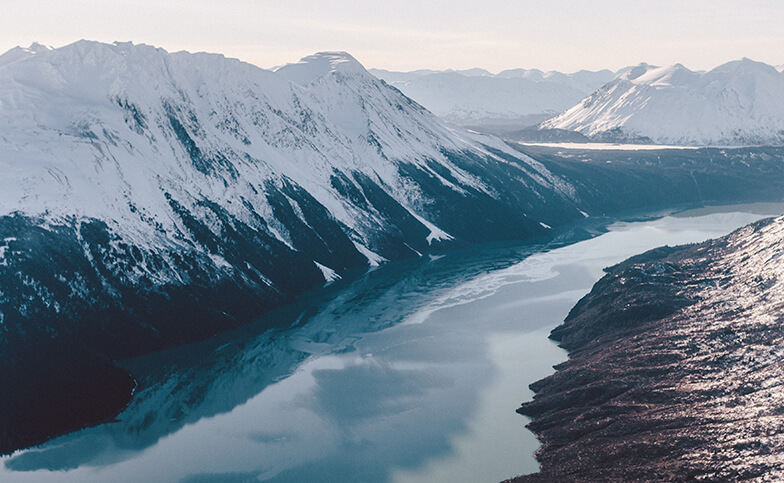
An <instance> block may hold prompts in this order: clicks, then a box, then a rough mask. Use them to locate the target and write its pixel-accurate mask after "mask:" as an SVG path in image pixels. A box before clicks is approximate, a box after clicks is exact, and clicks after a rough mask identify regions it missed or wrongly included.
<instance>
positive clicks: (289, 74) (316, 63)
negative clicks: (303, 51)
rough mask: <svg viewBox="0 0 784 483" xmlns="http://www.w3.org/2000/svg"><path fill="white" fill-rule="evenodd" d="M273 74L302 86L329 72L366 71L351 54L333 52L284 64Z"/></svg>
mask: <svg viewBox="0 0 784 483" xmlns="http://www.w3.org/2000/svg"><path fill="white" fill-rule="evenodd" d="M275 72H277V73H278V74H280V75H282V76H283V77H285V78H286V79H288V80H289V81H291V82H293V83H295V84H299V85H303V86H304V85H307V84H310V83H311V82H313V81H315V80H316V79H319V78H321V77H323V76H325V75H327V74H329V73H331V72H341V73H365V72H367V71H365V68H364V67H362V64H360V63H359V62H358V61H357V59H355V58H354V57H352V56H351V54H349V53H347V52H342V51H333V52H318V53H316V54H313V55H309V56H307V57H303V58H302V59H300V61H299V62H296V63H294V64H286V65H284V66H283V67H280V68H278V69H277V70H275Z"/></svg>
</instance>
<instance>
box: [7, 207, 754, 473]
mask: <svg viewBox="0 0 784 483" xmlns="http://www.w3.org/2000/svg"><path fill="white" fill-rule="evenodd" d="M757 218H759V216H755V215H748V214H739V213H735V214H727V213H713V214H708V215H706V216H701V217H699V218H694V217H691V218H690V217H678V218H674V217H667V218H664V219H661V220H656V221H651V222H645V223H617V224H615V225H613V226H612V227H611V230H610V232H609V233H607V234H605V235H602V236H600V237H598V238H594V239H592V240H587V241H583V242H580V243H577V244H573V245H569V246H565V247H562V248H558V249H554V250H549V251H544V250H543V247H522V248H521V247H517V248H510V247H500V248H499V247H495V248H487V247H485V248H483V249H482V250H474V251H471V252H468V251H465V252H460V253H449V254H447V255H446V256H443V257H432V258H425V259H420V260H415V261H407V262H401V263H395V264H391V265H390V266H387V267H382V268H381V269H378V270H374V271H371V272H369V273H367V274H365V275H364V276H362V277H361V278H359V279H356V280H354V281H350V282H343V283H338V284H333V285H332V286H330V287H327V288H326V289H324V290H321V291H318V292H317V293H315V294H312V295H311V296H310V297H308V298H307V300H303V301H302V302H301V303H299V304H296V305H293V306H291V307H287V308H284V309H281V310H279V311H276V312H274V313H272V314H269V315H268V316H267V317H265V319H262V320H260V321H259V322H258V323H256V324H251V325H249V326H247V327H244V328H242V329H241V330H238V331H235V332H233V333H231V334H225V335H223V336H221V337H218V338H215V339H214V340H210V341H206V342H203V343H200V344H193V345H190V346H187V347H182V348H179V349H176V350H172V351H167V352H166V353H161V354H155V355H151V356H148V357H145V358H141V359H137V360H133V361H127V362H126V364H125V365H126V366H127V367H128V368H129V369H130V370H131V371H132V372H133V373H134V375H135V377H137V379H138V380H139V382H140V389H139V391H138V392H137V394H136V396H135V397H134V399H133V401H132V402H131V404H130V406H129V407H128V408H127V410H126V411H125V412H123V413H122V414H121V415H120V416H119V417H118V421H117V422H115V423H111V424H104V425H100V426H97V427H94V428H88V429H84V430H82V431H79V432H76V433H73V434H70V435H66V436H63V437H60V438H58V439H56V440H53V441H51V442H49V443H47V444H45V445H42V446H41V447H40V448H37V449H31V450H27V451H21V452H17V453H16V454H14V455H12V456H11V457H5V458H3V459H2V462H3V468H1V469H0V480H2V481H36V482H37V481H79V482H82V481H187V482H211V481H248V480H262V481H341V482H345V481H399V482H404V481H405V482H414V481H423V482H424V481H499V480H501V479H504V478H507V477H510V476H513V475H516V474H521V473H527V472H531V471H535V470H536V468H537V465H536V462H535V460H534V459H533V457H532V454H533V451H535V449H536V447H537V443H536V440H535V439H534V438H533V435H531V434H530V433H529V432H527V431H525V430H524V425H525V422H526V421H525V419H524V418H522V417H520V416H517V415H516V414H515V413H514V409H515V408H516V407H517V406H518V405H519V403H521V402H522V401H524V400H525V399H527V398H530V396H531V393H530V391H528V389H527V385H528V384H529V383H531V382H533V381H534V380H537V379H539V378H541V377H543V376H544V375H546V374H548V373H549V372H550V371H551V366H552V365H553V364H555V363H558V362H560V361H562V360H563V359H564V357H565V354H564V353H563V351H561V350H560V349H558V348H557V347H555V345H554V344H552V343H550V342H549V341H548V340H547V339H546V336H547V333H548V332H549V330H550V329H551V328H552V327H553V326H555V325H557V324H558V323H560V321H561V320H562V319H563V318H564V316H565V315H566V313H567V312H568V311H569V309H570V308H571V306H572V305H573V304H574V303H575V302H576V301H577V300H578V299H579V298H580V297H581V296H582V295H584V294H585V293H586V292H587V291H588V290H589V289H590V287H591V285H592V284H593V283H594V282H595V281H596V280H597V279H598V278H599V277H600V276H601V273H602V272H601V270H602V268H603V267H605V266H608V265H611V264H613V263H616V262H618V261H620V260H622V259H624V258H626V257H628V256H630V255H632V254H635V253H638V252H641V251H644V250H645V249H647V248H652V247H655V246H658V245H662V244H677V243H685V242H690V241H698V240H701V239H705V238H708V237H712V236H718V235H721V234H724V233H726V232H728V231H730V230H731V229H732V228H734V227H736V226H740V225H742V224H745V223H748V222H750V221H753V220H754V219H757ZM534 252H536V254H534V255H533V256H530V257H528V258H525V257H526V256H528V255H530V254H531V253H534ZM523 258H525V259H524V260H523ZM521 260H522V261H521ZM518 262H519V263H518ZM270 318H275V319H274V320H276V321H278V325H281V323H280V322H281V321H287V322H285V325H290V327H289V328H288V329H285V330H267V331H265V330H263V327H265V326H268V325H269V319H270Z"/></svg>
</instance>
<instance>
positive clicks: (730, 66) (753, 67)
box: [710, 57, 778, 75]
mask: <svg viewBox="0 0 784 483" xmlns="http://www.w3.org/2000/svg"><path fill="white" fill-rule="evenodd" d="M751 72H758V73H766V74H774V75H776V74H778V70H776V68H775V67H773V66H772V65H768V64H765V63H763V62H757V61H756V60H752V59H749V58H748V57H744V58H742V59H740V60H733V61H730V62H727V63H726V64H722V65H720V66H718V67H716V68H715V69H713V70H711V71H710V73H721V74H740V73H751Z"/></svg>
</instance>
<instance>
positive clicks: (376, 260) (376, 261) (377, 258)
mask: <svg viewBox="0 0 784 483" xmlns="http://www.w3.org/2000/svg"><path fill="white" fill-rule="evenodd" d="M354 247H356V249H357V251H358V252H359V253H361V254H362V255H364V256H365V258H367V261H368V263H369V264H370V266H371V267H378V266H380V265H381V264H382V263H386V262H388V261H389V260H387V259H386V258H384V257H382V256H381V255H379V254H378V253H376V252H374V251H372V250H370V249H369V248H368V247H366V246H365V245H363V244H361V243H357V242H354Z"/></svg>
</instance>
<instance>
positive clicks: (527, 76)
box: [370, 69, 615, 129]
mask: <svg viewBox="0 0 784 483" xmlns="http://www.w3.org/2000/svg"><path fill="white" fill-rule="evenodd" d="M370 73H372V74H373V75H375V76H376V77H378V78H380V79H383V80H384V81H386V82H387V83H389V84H390V85H392V86H394V87H397V88H398V89H400V90H401V91H402V92H403V93H404V94H405V95H407V96H408V97H411V98H412V99H414V100H415V101H417V102H418V103H420V104H422V105H423V106H424V107H426V108H427V109H428V110H430V111H432V112H433V113H435V114H436V115H438V116H440V117H441V118H443V119H445V120H447V121H450V122H453V123H455V124H459V125H465V126H476V125H488V124H490V125H493V124H495V125H509V126H511V127H512V128H516V129H521V128H523V127H526V126H531V125H534V124H537V123H539V122H541V121H542V120H544V119H547V118H549V117H552V116H553V115H555V114H557V113H559V112H561V111H563V110H565V109H568V108H569V107H571V106H573V105H574V104H575V103H577V102H579V101H580V100H581V99H583V98H584V97H585V96H587V95H588V94H590V93H591V92H593V91H594V90H596V89H598V88H599V87H601V86H602V85H604V84H605V83H606V82H608V81H610V80H612V78H613V77H614V75H615V74H614V73H613V72H611V71H609V70H603V71H599V72H590V71H580V72H576V73H574V74H562V73H560V72H542V71H540V70H536V69H531V70H526V69H514V70H506V71H503V72H501V73H499V74H496V75H492V74H490V73H489V72H487V71H485V70H483V69H470V70H468V71H415V72H408V73H401V72H389V71H384V70H378V69H371V70H370Z"/></svg>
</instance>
